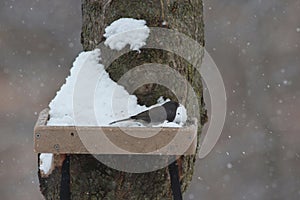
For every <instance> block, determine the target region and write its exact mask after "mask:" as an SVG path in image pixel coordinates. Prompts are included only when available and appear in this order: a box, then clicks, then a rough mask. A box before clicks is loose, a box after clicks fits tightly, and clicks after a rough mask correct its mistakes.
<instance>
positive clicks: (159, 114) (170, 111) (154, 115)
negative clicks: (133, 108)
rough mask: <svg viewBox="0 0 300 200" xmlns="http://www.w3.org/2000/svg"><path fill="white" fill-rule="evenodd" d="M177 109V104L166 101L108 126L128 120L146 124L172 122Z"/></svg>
mask: <svg viewBox="0 0 300 200" xmlns="http://www.w3.org/2000/svg"><path fill="white" fill-rule="evenodd" d="M178 107H179V103H177V102H175V101H168V102H166V103H164V104H163V105H161V106H156V107H153V108H151V109H149V110H146V111H143V112H141V113H139V114H137V115H134V116H131V117H129V118H126V119H121V120H117V121H114V122H111V123H110V125H111V124H115V123H117V122H123V121H128V120H134V121H138V122H141V123H147V124H159V123H163V122H164V121H165V120H167V121H168V122H172V121H174V119H175V117H176V111H177V108H178Z"/></svg>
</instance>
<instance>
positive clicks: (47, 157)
mask: <svg viewBox="0 0 300 200" xmlns="http://www.w3.org/2000/svg"><path fill="white" fill-rule="evenodd" d="M52 166H53V154H52V153H42V154H41V155H40V170H41V172H42V173H43V174H45V175H47V174H49V173H50V172H51V168H52Z"/></svg>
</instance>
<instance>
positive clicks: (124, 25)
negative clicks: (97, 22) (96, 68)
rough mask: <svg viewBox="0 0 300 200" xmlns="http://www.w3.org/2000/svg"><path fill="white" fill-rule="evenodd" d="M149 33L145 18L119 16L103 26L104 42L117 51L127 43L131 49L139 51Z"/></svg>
mask: <svg viewBox="0 0 300 200" xmlns="http://www.w3.org/2000/svg"><path fill="white" fill-rule="evenodd" d="M149 33H150V29H149V28H148V27H147V26H146V21H145V20H137V19H132V18H121V19H118V20H116V21H114V22H113V23H112V24H111V25H110V26H108V27H106V28H105V34H104V37H105V38H106V41H105V42H104V44H105V45H106V46H109V47H110V48H111V49H114V50H118V51H119V50H121V49H123V48H124V47H125V46H126V45H127V44H129V45H130V49H131V50H137V51H139V50H140V48H141V47H142V46H144V45H145V44H146V39H147V38H148V36H149Z"/></svg>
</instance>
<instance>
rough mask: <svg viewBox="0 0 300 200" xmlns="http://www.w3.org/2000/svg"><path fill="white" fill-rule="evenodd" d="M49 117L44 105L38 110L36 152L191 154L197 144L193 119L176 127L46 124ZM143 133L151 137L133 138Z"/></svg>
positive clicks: (195, 123) (35, 131)
mask: <svg viewBox="0 0 300 200" xmlns="http://www.w3.org/2000/svg"><path fill="white" fill-rule="evenodd" d="M48 119H49V109H48V108H46V109H44V110H43V111H41V112H40V114H39V117H38V120H37V122H36V125H35V128H34V151H35V152H36V153H56V154H110V155H113V154H119V155H122V154H123V155H125V154H127V155H128V154H136V155H146V154H147V155H192V154H195V151H196V147H197V129H198V126H197V120H196V119H194V120H192V121H190V122H188V123H187V125H185V126H183V127H176V128H175V127H109V126H105V127H100V126H47V121H48ZM126 133H130V134H129V135H128V134H126ZM145 133H146V134H148V135H151V137H148V138H142V137H134V136H139V135H141V134H145ZM133 135H134V136H133ZM87 144H88V145H87ZM111 144H114V145H111ZM187 145H188V146H187ZM115 146H117V147H118V148H115ZM183 150H184V151H183Z"/></svg>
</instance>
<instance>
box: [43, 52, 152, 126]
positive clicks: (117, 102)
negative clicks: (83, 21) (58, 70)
mask: <svg viewBox="0 0 300 200" xmlns="http://www.w3.org/2000/svg"><path fill="white" fill-rule="evenodd" d="M99 61H100V50H99V49H95V50H93V51H88V52H82V53H80V54H79V56H78V57H77V58H76V60H75V62H74V63H73V67H72V69H71V75H70V76H69V77H68V78H67V79H66V83H65V84H64V85H63V86H62V87H61V89H60V91H58V92H57V94H56V96H55V98H54V99H53V100H52V101H51V103H50V104H49V107H50V111H49V114H50V119H49V121H48V123H47V125H48V126H72V125H80V126H107V125H108V124H109V123H110V122H112V121H115V120H118V119H123V118H127V117H128V116H131V115H135V114H137V113H139V112H142V111H144V110H146V109H147V107H145V106H140V105H138V104H137V97H136V96H134V95H130V94H129V93H128V92H127V91H126V90H125V89H124V87H123V86H120V85H118V84H117V83H116V82H114V81H113V80H111V79H110V77H109V74H108V73H107V72H106V71H105V68H104V66H103V65H102V64H99ZM83 67H86V68H88V70H89V71H90V72H91V74H89V75H90V76H94V77H90V76H89V77H86V80H87V83H88V85H86V86H85V87H86V88H84V90H82V91H79V92H80V99H79V100H78V99H76V102H74V101H75V100H74V99H73V98H74V90H75V89H78V88H75V84H76V81H78V73H80V70H81V69H82V68H83ZM93 78H96V79H98V80H97V82H96V83H97V85H96V86H95V85H93V84H94V83H92V82H91V83H89V82H88V81H89V80H90V79H93ZM93 87H95V91H94V94H93V96H91V97H89V96H88V94H86V91H87V88H93ZM77 92H78V91H77ZM89 98H94V101H93V102H94V104H93V105H90V104H89V103H88V101H87V100H88V99H89ZM75 103H76V106H77V108H76V110H78V111H79V112H75V111H74V109H73V108H74V104H75ZM90 113H93V114H95V117H96V121H97V122H96V123H95V120H93V119H91V117H92V116H90V115H91V114H90ZM74 114H75V115H76V123H75V121H74V119H75V118H74Z"/></svg>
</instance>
